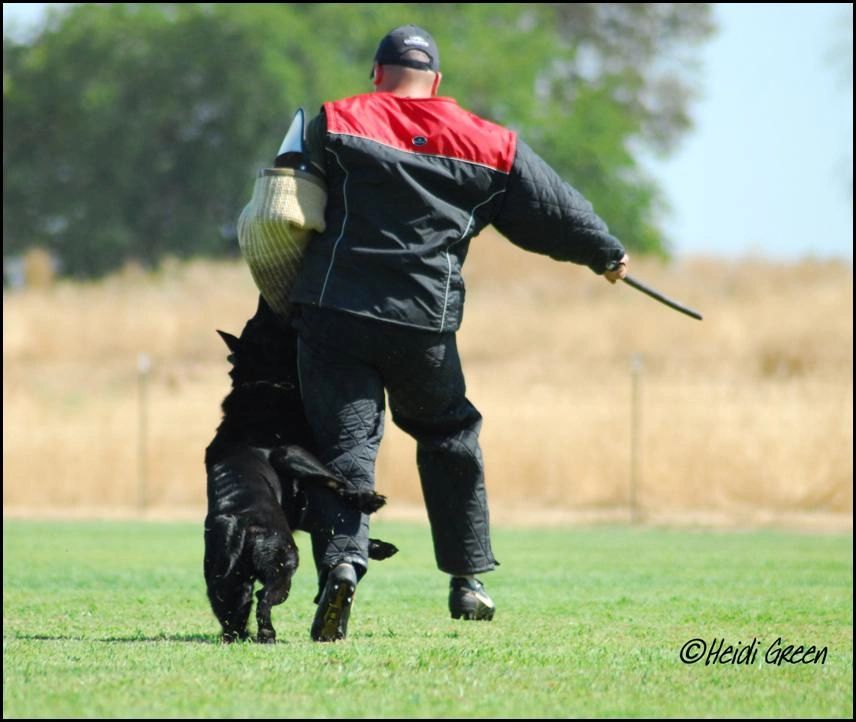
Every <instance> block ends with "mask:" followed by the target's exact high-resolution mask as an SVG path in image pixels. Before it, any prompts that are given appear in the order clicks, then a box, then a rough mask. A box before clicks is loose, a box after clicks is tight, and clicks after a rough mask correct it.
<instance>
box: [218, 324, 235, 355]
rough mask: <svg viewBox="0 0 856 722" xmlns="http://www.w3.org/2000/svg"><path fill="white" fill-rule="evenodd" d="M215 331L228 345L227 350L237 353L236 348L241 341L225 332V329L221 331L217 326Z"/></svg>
mask: <svg viewBox="0 0 856 722" xmlns="http://www.w3.org/2000/svg"><path fill="white" fill-rule="evenodd" d="M217 333H219V334H220V338H222V339H223V340H224V341H225V342H226V345H227V346H228V347H229V350H230V351H231V352H232V353H238V348H239V347H240V345H241V341H240V340H239V339H238V337H237V336H233V335H232V334H231V333H226V332H225V331H221V330H220V329H219V328H218V329H217Z"/></svg>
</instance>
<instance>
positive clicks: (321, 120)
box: [305, 110, 327, 177]
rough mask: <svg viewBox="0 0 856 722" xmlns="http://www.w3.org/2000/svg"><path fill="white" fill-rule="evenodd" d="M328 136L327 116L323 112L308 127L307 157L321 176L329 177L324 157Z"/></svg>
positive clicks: (306, 140)
mask: <svg viewBox="0 0 856 722" xmlns="http://www.w3.org/2000/svg"><path fill="white" fill-rule="evenodd" d="M326 135H327V116H326V114H325V113H324V111H323V110H322V111H321V112H320V113H318V115H316V116H315V117H314V118H313V119H312V120H310V121H309V125H307V126H306V139H305V144H306V145H305V147H306V155H308V156H309V162H310V163H311V164H312V166H313V167H314V168H315V170H317V171H318V172H319V173H321V175H323V176H325V177H326V176H327V168H326V165H325V163H326V159H325V157H324V137H325V136H326Z"/></svg>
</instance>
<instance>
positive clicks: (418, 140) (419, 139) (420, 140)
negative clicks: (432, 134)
mask: <svg viewBox="0 0 856 722" xmlns="http://www.w3.org/2000/svg"><path fill="white" fill-rule="evenodd" d="M413 145H415V146H416V147H417V148H418V147H421V146H423V145H428V139H427V138H426V137H425V136H424V135H417V136H416V137H414V138H413Z"/></svg>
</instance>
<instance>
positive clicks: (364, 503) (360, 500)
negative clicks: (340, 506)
mask: <svg viewBox="0 0 856 722" xmlns="http://www.w3.org/2000/svg"><path fill="white" fill-rule="evenodd" d="M347 498H348V500H349V501H350V502H351V503H352V504H353V505H354V506H355V507H356V508H357V509H358V510H359V511H361V512H362V513H363V514H374V513H375V512H376V511H377V510H378V509H380V508H381V507H382V506H383V505H384V504H386V497H385V496H384V495H383V494H377V493H375V492H374V491H355V492H353V493H352V494H348V496H347Z"/></svg>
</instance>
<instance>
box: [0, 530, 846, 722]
mask: <svg viewBox="0 0 856 722" xmlns="http://www.w3.org/2000/svg"><path fill="white" fill-rule="evenodd" d="M201 526H202V524H201V519H200V523H199V524H187V523H154V522H151V523H147V522H124V523H122V522H99V523H83V522H76V523H73V522H63V523H59V522H25V521H6V522H5V524H4V531H3V552H4V561H3V716H4V717H7V718H9V717H19V718H20V717H41V718H58V717H132V718H133V717H136V718H162V717H167V718H168V717H259V718H283V717H289V718H290V717H304V718H305V717H343V718H366V717H369V718H371V717H391V718H396V717H398V718H406V717H435V718H436V717H439V718H466V717H519V718H532V717H614V716H622V717H624V716H640V717H658V716H661V717H683V716H689V717H726V716H727V717H789V718H797V717H844V718H851V717H852V714H853V683H852V672H853V664H852V662H853V627H852V620H853V617H852V610H853V597H852V551H851V549H852V546H851V545H852V535H851V534H837V535H832V534H830V535H813V534H801V533H791V532H781V531H751V532H733V531H732V532H720V531H691V530H676V529H658V528H648V527H639V528H635V527H618V526H616V527H593V528H591V527H586V528H565V529H554V528H543V529H516V528H515V529H512V528H502V527H500V528H497V529H495V530H494V546H495V552H496V554H497V556H498V557H499V559H500V560H501V562H502V566H501V567H500V568H499V569H498V570H497V571H496V572H494V573H491V574H490V575H485V576H484V579H485V581H486V582H487V584H488V589H489V590H490V592H491V594H492V595H493V597H494V599H495V600H496V602H497V606H498V612H497V615H496V618H495V620H494V621H493V622H491V623H484V622H464V621H454V620H452V619H450V618H449V615H448V611H447V608H446V603H447V600H446V595H447V580H446V577H445V576H444V575H442V574H440V573H439V572H437V571H436V569H435V567H434V562H433V553H432V551H431V545H430V533H429V531H428V529H427V528H426V527H424V526H422V525H419V524H405V523H392V522H387V521H382V522H378V523H376V524H375V525H374V528H373V533H374V535H375V536H378V537H381V538H384V539H387V540H389V541H392V542H394V543H395V544H397V545H398V546H399V547H400V549H401V552H400V553H399V554H398V555H397V556H396V557H393V558H392V559H390V560H387V561H385V562H378V563H375V564H374V565H373V567H372V569H371V570H370V573H369V575H368V576H367V577H366V579H365V580H364V582H363V583H362V584H361V585H360V587H359V589H358V593H357V597H356V601H355V606H354V610H353V613H352V617H351V626H350V634H349V638H348V640H346V641H344V642H340V643H336V644H324V645H322V644H316V643H313V642H311V641H310V639H309V626H310V623H311V620H312V615H313V613H314V605H313V604H312V597H313V595H314V591H315V589H314V572H313V570H312V569H311V553H310V548H309V540H308V538H307V537H306V536H305V535H300V536H298V544H299V546H300V548H301V552H302V554H303V565H302V566H301V568H300V570H299V571H298V574H297V577H296V579H295V585H294V588H293V591H292V596H291V598H290V599H289V600H288V601H287V602H286V603H285V604H283V605H282V606H280V607H277V608H276V609H275V610H274V617H273V620H274V625H275V626H276V629H277V633H278V637H279V641H278V643H277V644H275V645H270V646H265V645H258V644H252V643H245V644H236V645H232V646H224V645H221V644H220V643H219V642H218V641H217V639H218V637H217V632H218V627H217V623H216V620H215V619H214V617H213V615H212V613H211V611H210V609H209V607H208V603H207V599H206V597H205V589H204V582H203V579H202V529H201ZM253 626H254V625H253ZM693 639H698V640H702V642H703V643H704V644H705V645H707V649H708V653H707V655H706V656H705V657H703V658H702V659H701V660H700V661H698V662H696V663H695V664H686V663H684V662H682V661H681V657H680V655H681V650H682V648H684V647H685V645H686V644H687V642H689V641H690V640H693ZM779 639H781V641H777V640H779ZM720 641H722V642H723V644H722V647H721V648H720V649H719V654H718V656H717V654H716V650H717V649H718V645H719V643H720ZM729 645H731V646H732V648H733V650H732V652H731V653H730V654H729V652H728V650H727V649H726V648H727V647H728V646H729ZM788 645H790V646H792V647H793V649H791V650H790V651H788V652H787V653H785V652H783V650H785V649H786V647H787V646H788ZM799 645H802V646H803V650H801V651H800V650H798V649H797V647H798V646H799ZM811 646H814V647H815V650H814V651H813V652H810V651H808V648H809V647H811ZM824 648H825V649H826V652H825V653H823V652H822V650H823V649H824ZM686 649H687V651H688V652H696V653H697V652H698V649H699V647H698V643H696V644H692V645H689V646H688V647H687V648H686ZM711 650H712V651H711ZM753 651H754V656H753ZM785 656H788V657H789V660H788V661H784V659H783V658H784V657H785ZM741 658H742V660H741ZM797 658H800V659H801V660H802V662H801V663H799V664H792V663H791V662H793V661H794V660H795V659H797ZM747 659H748V663H746V660H747ZM706 661H707V662H708V663H707V664H706V663H705V662H706ZM806 661H808V662H809V663H805V662H806ZM738 662H740V663H738ZM777 662H781V664H777Z"/></svg>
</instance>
